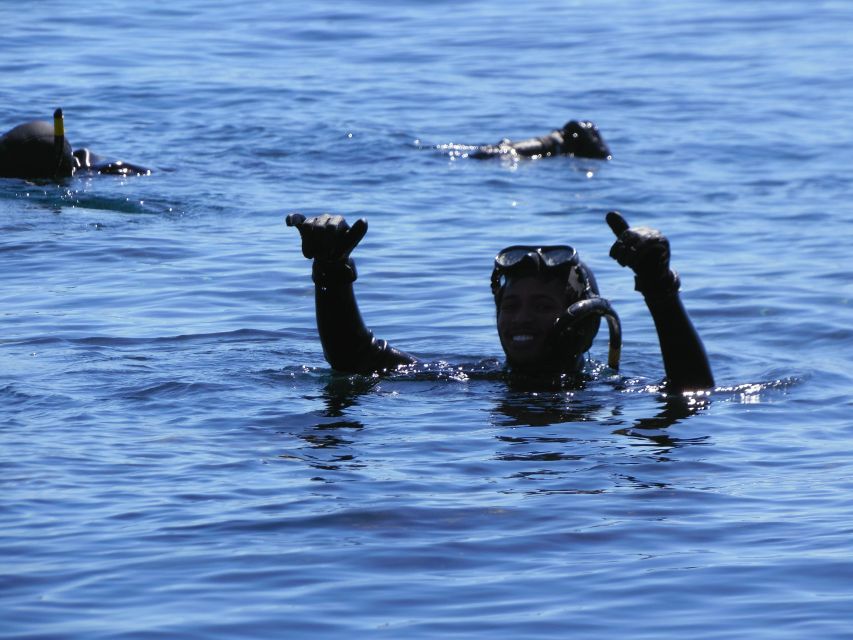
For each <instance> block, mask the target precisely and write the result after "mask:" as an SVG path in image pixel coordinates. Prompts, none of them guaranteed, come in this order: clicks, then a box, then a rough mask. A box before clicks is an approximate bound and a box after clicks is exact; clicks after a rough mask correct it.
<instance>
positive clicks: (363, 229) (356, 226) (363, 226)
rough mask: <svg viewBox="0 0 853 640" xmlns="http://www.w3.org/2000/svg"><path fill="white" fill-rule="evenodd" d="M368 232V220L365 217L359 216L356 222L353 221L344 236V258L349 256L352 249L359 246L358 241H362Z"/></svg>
mask: <svg viewBox="0 0 853 640" xmlns="http://www.w3.org/2000/svg"><path fill="white" fill-rule="evenodd" d="M366 233H367V220H365V219H364V218H359V219H358V220H356V221H355V222H353V224H352V226H351V227H350V228H349V230H348V231H347V232H346V235H345V236H344V239H343V240H344V247H343V248H344V251H343V256H342V257H343V258H348V257H349V254H350V253H352V250H353V249H355V248H356V246H358V243H359V242H361V239H362V238H363V237H364V234H366Z"/></svg>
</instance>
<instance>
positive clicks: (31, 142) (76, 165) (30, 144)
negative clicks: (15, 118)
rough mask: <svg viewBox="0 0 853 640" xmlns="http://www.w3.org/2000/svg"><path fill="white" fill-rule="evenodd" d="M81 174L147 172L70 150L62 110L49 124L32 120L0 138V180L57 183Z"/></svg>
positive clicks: (137, 166) (83, 152)
mask: <svg viewBox="0 0 853 640" xmlns="http://www.w3.org/2000/svg"><path fill="white" fill-rule="evenodd" d="M81 171H90V172H94V173H102V174H110V175H149V174H150V173H151V170H150V169H147V168H145V167H141V166H139V165H136V164H131V163H129V162H123V161H121V160H115V161H106V160H104V159H103V158H101V157H100V156H97V155H95V154H94V153H92V152H91V151H89V150H88V149H85V148H83V149H76V150H72V148H71V145H70V144H69V143H68V140H67V139H66V138H65V125H64V122H63V118H62V110H61V109H57V110H56V112H55V113H54V121H53V124H51V123H49V122H43V121H40V120H36V121H33V122H27V123H25V124H20V125H18V126H17V127H14V128H13V129H11V130H9V131H7V132H6V133H4V134H3V135H2V136H0V177H2V178H22V179H24V180H61V179H63V178H70V177H71V176H73V175H74V174H76V173H78V172H81Z"/></svg>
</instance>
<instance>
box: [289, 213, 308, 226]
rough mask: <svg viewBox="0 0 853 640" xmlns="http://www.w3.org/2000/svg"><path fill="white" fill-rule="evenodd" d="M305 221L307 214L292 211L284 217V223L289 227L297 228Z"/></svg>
mask: <svg viewBox="0 0 853 640" xmlns="http://www.w3.org/2000/svg"><path fill="white" fill-rule="evenodd" d="M303 222H305V216H303V215H302V214H301V213H291V214H288V216H287V217H286V218H285V219H284V223H285V224H286V225H287V226H288V227H296V228H297V229H298V228H299V227H300V226H301V225H302V223H303Z"/></svg>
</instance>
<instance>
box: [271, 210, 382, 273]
mask: <svg viewBox="0 0 853 640" xmlns="http://www.w3.org/2000/svg"><path fill="white" fill-rule="evenodd" d="M285 222H286V223H287V226H288V227H296V228H297V229H298V230H299V235H300V236H302V255H304V256H305V257H306V258H308V259H309V260H311V259H313V260H314V266H313V269H312V278H313V280H314V283H315V284H318V285H320V286H326V285H329V284H340V283H350V282H354V281H355V279H356V278H357V277H358V274H357V273H356V270H355V262H353V260H352V258H350V257H349V255H350V253H352V250H353V249H355V247H356V245H357V244H358V243H359V242H361V239H362V238H363V237H364V234H365V233H367V220H365V219H364V218H359V219H358V220H356V221H355V223H353V225H352V226H349V225H348V224H347V221H346V220H344V218H343V216H330V215H328V214H326V213H324V214H323V215H320V216H317V217H315V218H306V217H305V216H303V215H302V214H301V213H291V214H290V215H288V216H287V219H286V220H285Z"/></svg>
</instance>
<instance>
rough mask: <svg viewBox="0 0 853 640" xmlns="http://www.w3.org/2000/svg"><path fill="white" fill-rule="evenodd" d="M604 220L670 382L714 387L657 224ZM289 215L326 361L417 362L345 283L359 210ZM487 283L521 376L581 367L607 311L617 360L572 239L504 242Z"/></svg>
mask: <svg viewBox="0 0 853 640" xmlns="http://www.w3.org/2000/svg"><path fill="white" fill-rule="evenodd" d="M607 223H608V224H609V225H610V228H611V229H612V230H613V232H614V233H615V234H616V242H615V243H614V244H613V246H612V247H611V250H610V256H611V257H612V258H613V259H615V260H616V261H618V262H619V264H621V265H622V266H627V267H630V268H631V269H632V270H633V271H634V273H635V288H636V290H637V291H640V292H641V293H642V294H643V296H644V298H645V301H646V306H647V307H648V309H649V312H650V313H651V315H652V318H653V319H654V322H655V327H656V329H657V333H658V340H659V343H660V348H661V354H662V356H663V361H664V367H665V369H666V377H667V380H666V386H667V389H668V390H669V391H672V392H683V391H695V390H701V389H708V388H710V387H713V386H714V378H713V374H712V372H711V366H710V363H709V362H708V357H707V355H706V353H705V348H704V346H703V344H702V341H701V339H700V338H699V335H698V333H697V332H696V330H695V328H694V326H693V323H692V322H691V320H690V318H689V316H688V315H687V311H686V310H685V308H684V306H683V305H682V303H681V299H680V297H679V293H678V291H679V288H680V280H679V278H678V275H677V274H676V273H675V272H674V271H672V270H671V269H670V266H669V258H670V250H669V241H668V240H667V239H666V237H665V236H663V235H662V234H661V233H660V232H659V231H657V230H655V229H649V228H645V227H637V228H630V227H629V226H628V223H627V222H626V221H625V219H624V218H623V217H622V216H621V215H620V214H619V213H617V212H615V211H614V212H610V213H608V214H607ZM287 225H288V226H294V227H296V228H297V229H298V230H299V233H300V235H301V237H302V253H303V255H304V256H305V257H306V258H308V259H312V260H313V261H314V262H313V268H312V278H313V280H314V285H315V288H314V291H315V303H316V314H317V328H318V330H319V334H320V341H321V343H322V345H323V354H324V356H325V357H326V360H327V361H328V362H329V364H330V365H331V366H332V368H334V369H337V370H339V371H344V372H350V373H366V374H369V373H375V372H380V371H384V370H391V369H395V368H397V367H399V366H401V365H409V364H414V363H416V362H418V359H417V358H415V357H414V356H412V355H410V354H408V353H405V352H403V351H400V350H398V349H395V348H394V347H392V346H391V345H389V344H388V343H387V342H386V341H385V340H377V339H376V338H374V337H373V333H372V332H371V331H370V330H369V329H368V328H367V327H366V326H365V324H364V321H363V320H362V318H361V314H360V312H359V309H358V304H357V303H356V299H355V294H354V292H353V286H352V283H353V282H354V281H355V280H356V278H357V273H356V269H355V263H354V262H353V260H352V258H350V253H351V252H352V251H353V249H354V248H355V247H356V245H358V243H359V242H360V241H361V239H362V238H363V237H364V235H365V233H367V222H366V221H365V220H364V219H360V220H357V221H356V222H355V223H354V224H353V225H352V226H351V227H350V225H348V224H347V222H346V221H345V220H344V218H343V217H342V216H329V215H326V214H324V215H321V216H318V217H314V218H308V219H306V218H305V216H303V215H301V214H291V215H289V216H287ZM492 293H493V295H494V298H495V307H496V312H497V329H498V336H499V338H500V342H501V346H502V347H503V350H504V353H505V354H506V358H507V365H508V366H509V368H510V370H511V371H512V372H514V373H518V374H522V375H527V376H531V375H532V376H540V375H547V376H553V375H554V374H569V375H575V374H577V373H579V372H580V371H581V369H582V367H583V354H584V353H586V352H587V351H588V350H589V348H590V347H591V345H592V342H593V339H594V338H595V336H596V333H597V332H598V326H599V320H600V317H606V318H607V319H608V323H609V325H610V327H611V356H610V365H611V366H612V367H615V366H616V365H617V364H618V349H619V346H620V345H619V344H618V341H620V340H621V334H620V331H619V321H618V317H617V316H616V314H615V312H613V310H612V309H611V308H610V305H609V303H607V302H606V301H605V300H604V299H603V298H601V297H600V296H599V292H598V285H597V283H596V281H595V278H594V276H593V275H592V272H591V271H590V270H589V269H588V268H587V267H586V265H584V263H583V262H581V261H580V259H579V258H578V257H577V253H576V252H575V250H574V249H573V248H572V247H569V246H566V245H556V246H518V245H516V246H511V247H508V248H506V249H504V250H503V251H501V252H500V253H499V254H498V255H497V256H496V257H495V263H494V268H493V271H492ZM615 342H617V344H614V343H615ZM614 348H615V350H616V352H615V354H614ZM614 355H615V357H614Z"/></svg>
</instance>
